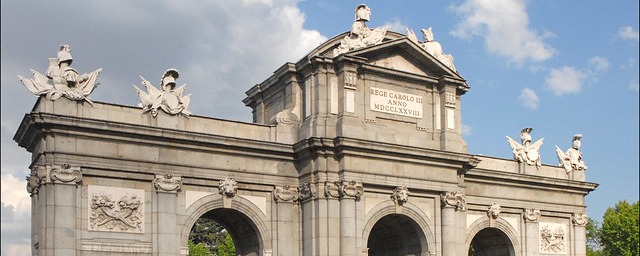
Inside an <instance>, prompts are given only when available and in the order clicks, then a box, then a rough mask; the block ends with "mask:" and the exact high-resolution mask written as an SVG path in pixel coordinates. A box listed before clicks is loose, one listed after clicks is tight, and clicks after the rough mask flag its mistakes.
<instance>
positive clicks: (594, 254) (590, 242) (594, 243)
mask: <svg viewBox="0 0 640 256" xmlns="http://www.w3.org/2000/svg"><path fill="white" fill-rule="evenodd" d="M586 229H587V256H607V254H606V253H605V252H604V251H602V246H601V245H600V238H599V235H600V223H599V222H598V221H596V220H595V219H591V218H589V222H588V223H587V227H586Z"/></svg>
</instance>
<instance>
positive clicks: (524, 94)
mask: <svg viewBox="0 0 640 256" xmlns="http://www.w3.org/2000/svg"><path fill="white" fill-rule="evenodd" d="M518 99H520V101H521V102H522V105H523V106H525V107H526V108H529V109H533V110H536V109H538V102H539V99H538V94H536V92H535V91H534V90H531V89H529V88H524V89H522V91H520V96H519V97H518Z"/></svg>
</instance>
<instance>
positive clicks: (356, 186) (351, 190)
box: [340, 180, 364, 199]
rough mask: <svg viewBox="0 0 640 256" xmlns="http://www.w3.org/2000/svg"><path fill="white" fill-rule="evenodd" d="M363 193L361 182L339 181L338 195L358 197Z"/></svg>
mask: <svg viewBox="0 0 640 256" xmlns="http://www.w3.org/2000/svg"><path fill="white" fill-rule="evenodd" d="M363 193H364V188H363V187H362V183H360V182H357V181H355V180H350V181H345V180H341V181H340V195H341V196H342V197H354V198H356V199H357V198H360V197H361V196H362V194H363Z"/></svg>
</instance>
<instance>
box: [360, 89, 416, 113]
mask: <svg viewBox="0 0 640 256" xmlns="http://www.w3.org/2000/svg"><path fill="white" fill-rule="evenodd" d="M369 104H370V107H371V110H373V111H378V112H383V113H388V114H395V115H401V116H408V117H414V118H422V109H423V108H422V97H421V96H418V95H415V94H409V93H402V92H396V91H390V90H385V89H380V88H374V87H371V88H369Z"/></svg>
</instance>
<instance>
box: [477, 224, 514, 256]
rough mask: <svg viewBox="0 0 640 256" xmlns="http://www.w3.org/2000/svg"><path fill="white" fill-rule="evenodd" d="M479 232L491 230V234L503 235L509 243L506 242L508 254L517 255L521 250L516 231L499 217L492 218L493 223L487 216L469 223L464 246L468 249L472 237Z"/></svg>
mask: <svg viewBox="0 0 640 256" xmlns="http://www.w3.org/2000/svg"><path fill="white" fill-rule="evenodd" d="M496 230H498V231H500V232H499V233H501V234H499V233H496V232H493V231H496ZM481 232H483V233H487V232H491V233H493V234H497V235H502V236H504V238H506V239H507V240H508V241H507V242H509V244H507V246H508V250H509V255H517V253H519V252H520V251H521V247H520V245H521V243H520V239H519V238H518V235H517V231H516V230H515V229H514V228H513V226H511V224H509V222H507V221H506V220H504V219H502V218H500V217H498V218H496V219H495V220H493V225H491V221H490V220H489V217H488V216H487V217H482V218H480V219H478V220H476V221H474V222H473V223H471V225H470V226H469V228H468V229H467V237H466V239H465V246H466V247H465V248H467V249H468V248H469V247H470V246H471V243H472V242H473V239H474V238H475V237H476V235H478V234H480V233H481Z"/></svg>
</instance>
